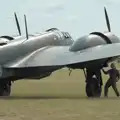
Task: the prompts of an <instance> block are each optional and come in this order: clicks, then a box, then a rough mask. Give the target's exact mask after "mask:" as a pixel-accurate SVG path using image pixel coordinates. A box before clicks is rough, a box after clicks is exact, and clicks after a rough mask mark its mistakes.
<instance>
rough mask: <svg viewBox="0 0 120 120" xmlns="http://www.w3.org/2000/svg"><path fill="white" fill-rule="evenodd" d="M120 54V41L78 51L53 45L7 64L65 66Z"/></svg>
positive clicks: (8, 66) (16, 66) (19, 65)
mask: <svg viewBox="0 0 120 120" xmlns="http://www.w3.org/2000/svg"><path fill="white" fill-rule="evenodd" d="M115 56H120V43H114V44H109V45H108V44H107V45H99V46H96V47H91V48H88V49H84V50H81V51H78V52H71V51H69V47H68V46H62V47H59V46H56V47H55V46H52V47H47V48H46V49H44V50H42V51H41V49H39V50H37V51H35V52H33V53H31V54H30V55H28V56H26V57H24V58H22V59H20V60H18V61H16V62H11V63H9V64H6V65H5V66H4V67H7V68H24V67H43V66H64V65H69V64H77V63H83V62H89V61H93V60H99V59H104V58H109V57H115Z"/></svg>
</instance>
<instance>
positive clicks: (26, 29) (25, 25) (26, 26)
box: [24, 15, 28, 39]
mask: <svg viewBox="0 0 120 120" xmlns="http://www.w3.org/2000/svg"><path fill="white" fill-rule="evenodd" d="M24 20H25V31H26V38H27V39H28V29H27V20H26V15H24Z"/></svg>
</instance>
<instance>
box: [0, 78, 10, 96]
mask: <svg viewBox="0 0 120 120" xmlns="http://www.w3.org/2000/svg"><path fill="white" fill-rule="evenodd" d="M10 93H11V81H8V80H0V96H10Z"/></svg>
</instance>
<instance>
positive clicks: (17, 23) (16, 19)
mask: <svg viewBox="0 0 120 120" xmlns="http://www.w3.org/2000/svg"><path fill="white" fill-rule="evenodd" d="M14 16H15V21H16V25H17V29H18V32H19V35H20V36H21V30H20V25H19V22H18V18H17V15H16V13H15V12H14Z"/></svg>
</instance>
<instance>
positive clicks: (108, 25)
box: [104, 7, 111, 32]
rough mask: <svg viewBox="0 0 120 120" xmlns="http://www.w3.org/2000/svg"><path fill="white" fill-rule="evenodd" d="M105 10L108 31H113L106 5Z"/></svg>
mask: <svg viewBox="0 0 120 120" xmlns="http://www.w3.org/2000/svg"><path fill="white" fill-rule="evenodd" d="M104 11H105V18H106V24H107V28H108V31H109V32H111V28H110V22H109V17H108V14H107V10H106V8H105V7H104Z"/></svg>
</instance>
